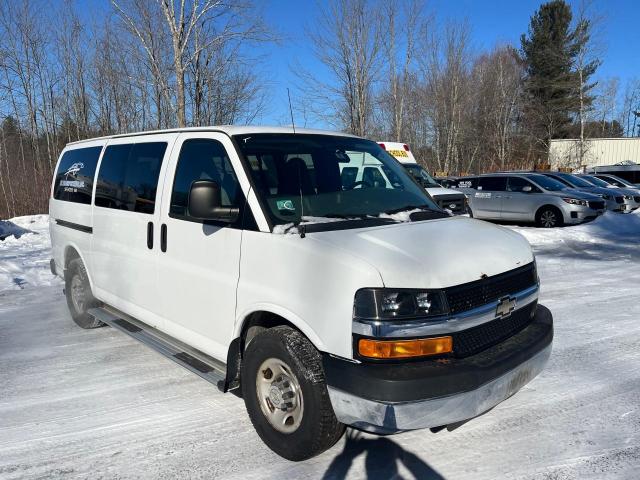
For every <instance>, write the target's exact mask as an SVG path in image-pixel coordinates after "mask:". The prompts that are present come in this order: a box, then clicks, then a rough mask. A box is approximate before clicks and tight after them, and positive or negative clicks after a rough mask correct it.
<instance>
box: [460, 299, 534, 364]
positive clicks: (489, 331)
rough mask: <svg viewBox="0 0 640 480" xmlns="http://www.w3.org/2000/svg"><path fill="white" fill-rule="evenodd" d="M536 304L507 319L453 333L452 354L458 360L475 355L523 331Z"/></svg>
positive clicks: (531, 304)
mask: <svg viewBox="0 0 640 480" xmlns="http://www.w3.org/2000/svg"><path fill="white" fill-rule="evenodd" d="M536 306H537V302H533V303H530V304H529V305H526V306H524V307H522V308H521V309H519V310H516V311H515V312H513V313H512V314H511V315H509V316H508V317H502V318H496V319H495V320H492V321H490V322H487V323H483V324H482V325H478V326H477V327H473V328H469V329H468V330H463V331H462V332H458V333H454V334H453V335H452V337H453V354H454V356H456V357H458V358H463V357H468V356H470V355H475V354H476V353H478V352H481V351H482V350H486V349H487V348H489V347H492V346H493V345H496V344H498V343H500V342H502V341H503V340H506V339H507V338H509V337H511V336H513V335H515V334H516V333H518V332H519V331H520V330H522V329H524V328H525V327H526V326H527V325H529V323H530V322H531V319H532V318H533V315H534V313H535V309H536Z"/></svg>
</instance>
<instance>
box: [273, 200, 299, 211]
mask: <svg viewBox="0 0 640 480" xmlns="http://www.w3.org/2000/svg"><path fill="white" fill-rule="evenodd" d="M276 207H278V210H280V211H286V212H295V211H296V207H295V205H294V204H293V200H276Z"/></svg>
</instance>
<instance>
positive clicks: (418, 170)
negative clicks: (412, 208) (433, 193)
mask: <svg viewBox="0 0 640 480" xmlns="http://www.w3.org/2000/svg"><path fill="white" fill-rule="evenodd" d="M403 166H404V168H406V169H407V171H408V172H409V173H410V174H411V175H412V176H413V178H415V179H416V180H417V181H418V183H419V184H421V185H422V186H423V187H425V188H437V187H440V185H439V184H438V182H436V181H435V180H434V179H433V177H432V176H431V175H429V174H428V173H427V171H426V170H425V169H424V168H423V167H422V166H421V165H418V164H417V163H405V164H403Z"/></svg>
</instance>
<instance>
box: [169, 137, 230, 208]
mask: <svg viewBox="0 0 640 480" xmlns="http://www.w3.org/2000/svg"><path fill="white" fill-rule="evenodd" d="M196 180H213V181H214V182H217V183H218V185H220V193H221V196H222V205H223V206H227V207H230V206H237V205H238V195H240V194H241V190H240V185H239V184H238V179H237V177H236V174H235V172H234V171H233V167H232V165H231V162H230V160H229V157H228V156H227V151H226V150H225V148H224V146H223V145H222V144H221V143H220V142H218V141H217V140H210V139H199V138H194V139H190V140H185V141H184V143H183V144H182V148H181V149H180V156H179V157H178V165H177V167H176V174H175V176H174V179H173V191H172V192H171V206H170V207H169V215H170V216H172V217H178V218H185V219H188V218H190V217H189V214H188V212H187V205H188V202H189V189H190V188H191V184H192V183H193V182H195V181H196Z"/></svg>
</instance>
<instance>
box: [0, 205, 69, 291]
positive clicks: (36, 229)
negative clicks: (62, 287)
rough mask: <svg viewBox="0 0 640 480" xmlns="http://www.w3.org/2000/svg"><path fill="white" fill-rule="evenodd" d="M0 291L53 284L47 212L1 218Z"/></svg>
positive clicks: (54, 280)
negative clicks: (4, 235) (2, 237)
mask: <svg viewBox="0 0 640 480" xmlns="http://www.w3.org/2000/svg"><path fill="white" fill-rule="evenodd" d="M0 233H7V235H6V237H5V239H4V241H2V242H0V292H2V291H5V290H19V289H23V288H27V287H38V286H44V285H52V284H54V283H55V282H58V281H60V280H58V279H57V277H54V276H53V275H52V274H51V270H50V267H49V260H50V259H51V241H50V239H49V216H48V215H29V216H25V217H16V218H12V219H11V220H9V221H2V222H0Z"/></svg>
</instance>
